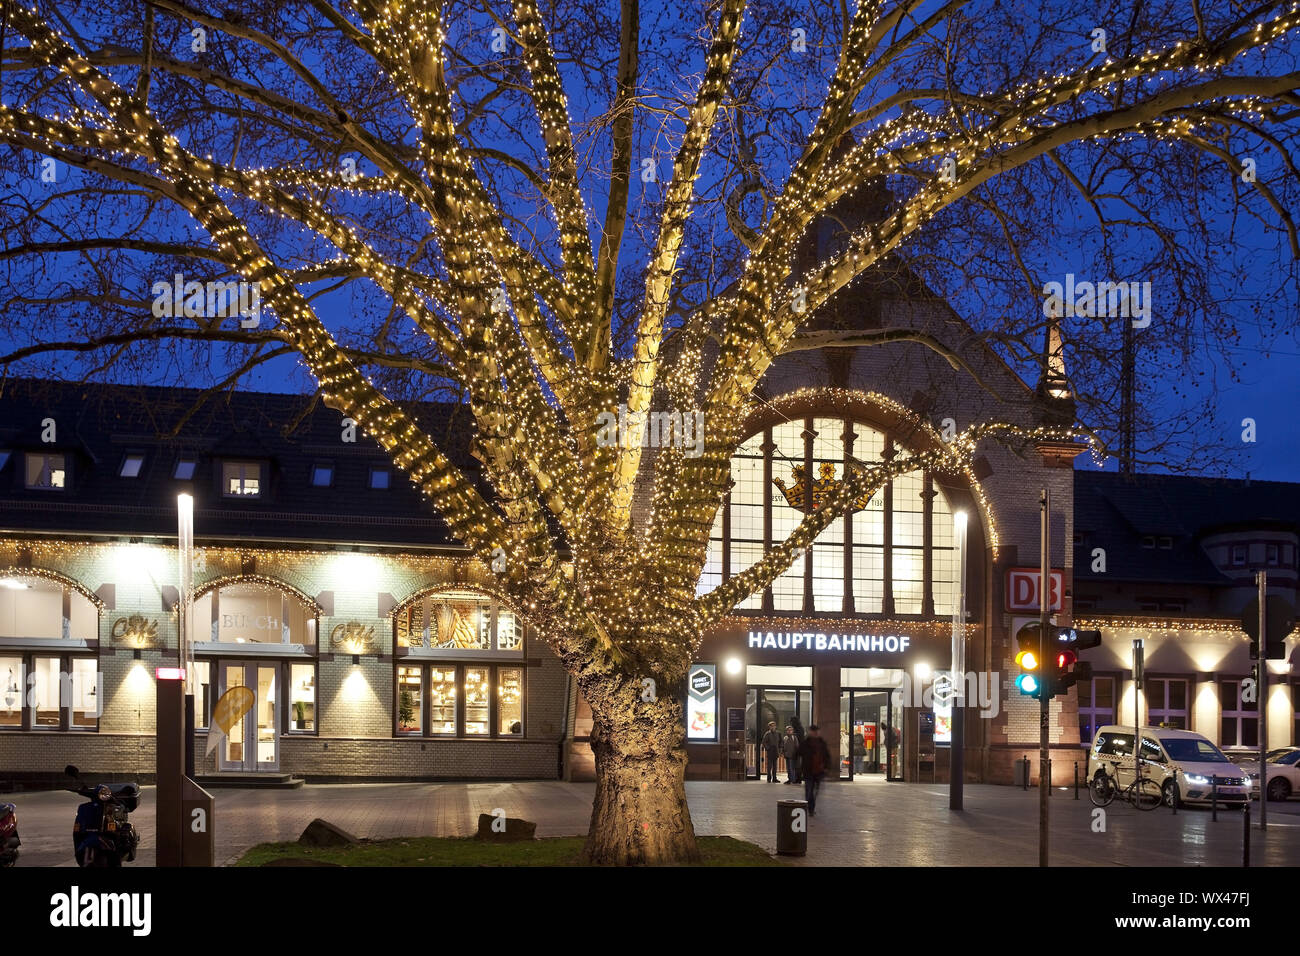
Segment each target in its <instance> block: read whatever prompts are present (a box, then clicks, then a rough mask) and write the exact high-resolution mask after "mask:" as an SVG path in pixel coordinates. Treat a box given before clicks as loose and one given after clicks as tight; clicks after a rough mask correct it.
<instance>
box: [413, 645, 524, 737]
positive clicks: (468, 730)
mask: <svg viewBox="0 0 1300 956" xmlns="http://www.w3.org/2000/svg"><path fill="white" fill-rule="evenodd" d="M523 674H524V672H523V668H521V667H498V666H494V665H489V664H477V665H465V664H445V663H426V664H411V663H405V664H399V665H398V666H397V679H396V682H395V685H396V687H397V699H396V701H395V714H394V721H395V729H396V733H397V735H398V736H403V737H404V736H416V737H418V736H427V737H522V736H523V732H524V724H523V720H524V718H523V714H524V678H523Z"/></svg>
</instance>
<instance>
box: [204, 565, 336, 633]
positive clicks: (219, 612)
mask: <svg viewBox="0 0 1300 956" xmlns="http://www.w3.org/2000/svg"><path fill="white" fill-rule="evenodd" d="M318 611H319V609H318V608H317V607H316V606H315V605H314V603H312V602H311V600H310V598H307V597H306V596H305V595H302V594H299V593H298V592H296V591H294V590H293V589H292V588H289V587H288V586H286V585H281V584H278V583H275V582H271V581H260V580H249V579H247V578H230V579H227V580H224V581H219V582H213V583H210V584H208V585H206V586H205V587H204V588H201V589H199V591H198V593H197V594H196V596H195V598H194V613H193V617H192V618H191V622H190V635H191V637H192V639H193V640H194V641H195V642H196V643H200V642H205V643H212V644H229V645H238V644H244V645H267V644H276V645H286V644H297V645H302V646H303V647H304V648H314V647H315V645H316V626H317V623H316V620H317V614H318Z"/></svg>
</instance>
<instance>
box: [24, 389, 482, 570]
mask: <svg viewBox="0 0 1300 956" xmlns="http://www.w3.org/2000/svg"><path fill="white" fill-rule="evenodd" d="M200 398H201V392H200V391H199V390H196V389H181V388H161V387H148V386H145V387H137V386H121V385H94V384H92V385H81V384H65V383H60V382H47V381H34V380H21V379H20V380H9V381H7V382H4V383H0V457H4V456H3V452H4V451H6V450H7V451H9V452H10V454H9V455H8V460H7V461H6V462H5V463H4V465H3V466H2V467H0V532H41V533H61V534H66V535H68V536H78V535H112V536H141V537H148V536H158V535H161V536H166V537H174V536H175V534H176V495H177V494H179V493H180V492H182V491H189V492H190V493H191V494H193V495H194V497H195V502H194V509H195V537H196V539H199V540H230V539H235V540H241V539H243V540H249V541H277V542H308V541H316V542H323V543H332V544H336V545H343V546H346V545H354V544H356V545H359V544H378V545H400V546H407V547H410V546H428V547H446V546H455V542H454V540H453V539H452V538H451V536H450V535H449V533H448V530H447V526H446V524H445V523H444V522H443V521H442V520H441V519H440V518H439V517H438V516H437V515H436V514H435V513H434V511H433V509H432V506H431V505H430V504H429V503H428V502H427V501H426V500H425V499H424V498H423V497H422V496H421V494H420V493H419V492H418V491H416V489H415V488H414V487H412V485H411V484H410V482H409V481H408V480H407V479H406V477H405V475H403V474H402V473H401V472H399V471H397V470H396V469H392V465H391V461H390V460H389V459H388V457H387V456H386V455H385V453H384V452H383V451H382V450H381V449H380V448H379V446H378V445H377V444H376V443H374V442H373V441H371V440H370V439H369V438H368V437H367V436H366V435H365V433H364V432H362V431H361V430H360V429H357V431H356V441H355V443H351V444H349V443H345V442H343V441H342V435H343V425H342V419H343V416H342V415H341V414H340V413H338V412H336V411H334V410H333V409H330V408H327V407H326V406H324V405H323V404H321V403H319V402H316V403H314V404H313V403H312V401H311V399H310V398H309V397H307V396H303V395H283V394H275V393H266V392H242V391H241V392H221V393H218V394H216V395H215V396H212V397H210V398H208V399H207V400H206V401H202V402H198V400H199V399H200ZM196 402H197V403H198V408H197V411H195V412H194V413H193V414H192V415H191V416H190V417H188V418H186V417H185V416H186V415H187V413H189V412H190V411H191V410H192V409H193V408H194V406H195V405H196ZM408 411H410V412H411V413H412V414H414V415H415V417H416V418H417V420H418V421H419V422H420V423H421V424H422V425H423V426H424V427H425V428H426V429H427V430H429V431H430V433H431V434H433V435H434V436H435V440H437V441H438V442H439V446H440V447H441V448H443V450H444V451H446V452H447V454H448V455H449V456H450V457H451V458H452V459H453V460H454V461H457V462H458V463H460V464H461V466H462V468H464V469H465V470H466V472H467V473H468V474H470V475H472V476H475V478H476V480H477V475H478V469H477V467H476V466H477V462H475V461H474V459H473V458H471V457H470V455H469V454H468V449H469V440H468V439H469V416H468V413H467V410H466V409H465V408H463V407H461V406H457V405H454V404H447V405H438V404H418V405H411V406H408ZM46 419H53V420H54V424H55V429H56V430H55V441H54V442H52V443H44V442H42V440H41V438H42V430H43V425H42V422H43V421H44V420H46ZM173 431H174V432H175V437H170V436H171V434H172V432H173ZM41 451H53V452H60V453H63V454H64V456H65V458H66V459H67V468H68V477H67V486H66V488H65V489H64V490H63V491H42V490H34V489H28V488H27V487H26V482H25V473H24V461H25V455H24V453H25V452H41ZM128 453H143V454H144V456H145V457H144V463H143V466H142V468H141V471H140V475H139V477H137V478H124V477H121V476H120V475H119V471H120V469H121V466H122V462H123V459H124V456H125V455H127V454H128ZM182 456H193V457H194V458H196V459H197V462H198V464H197V467H196V470H195V473H194V478H193V480H192V481H179V480H177V479H175V478H174V477H173V473H174V469H175V465H176V462H177V460H178V459H179V458H181V457H182ZM223 459H245V460H257V461H261V462H264V463H265V466H266V467H264V468H263V478H264V480H265V481H266V487H265V489H264V490H263V494H262V495H261V496H260V497H258V498H255V499H254V498H247V497H240V498H232V497H225V496H223V495H222V493H221V492H222V487H221V462H222V460H223ZM323 462H329V463H332V464H333V466H334V480H333V484H332V486H331V487H314V486H313V485H312V484H311V480H310V476H311V472H312V469H313V468H314V466H315V465H316V464H317V463H323ZM372 466H375V467H380V468H389V469H391V474H390V479H389V488H388V489H387V490H379V489H372V488H370V487H369V480H370V469H371V467H372Z"/></svg>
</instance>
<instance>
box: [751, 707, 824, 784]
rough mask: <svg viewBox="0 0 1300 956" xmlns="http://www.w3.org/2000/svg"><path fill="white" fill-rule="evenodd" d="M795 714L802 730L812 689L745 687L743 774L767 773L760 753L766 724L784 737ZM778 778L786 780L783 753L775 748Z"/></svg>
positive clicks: (807, 721)
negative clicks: (772, 725) (771, 725)
mask: <svg viewBox="0 0 1300 956" xmlns="http://www.w3.org/2000/svg"><path fill="white" fill-rule="evenodd" d="M796 715H798V717H799V721H800V725H801V726H802V727H803V730H804V733H805V734H807V732H808V725H809V724H811V723H812V690H811V689H809V688H801V687H748V688H746V689H745V776H746V777H748V778H750V779H757V778H758V777H764V778H765V777H766V776H767V756H766V754H764V753H763V747H762V741H763V735H764V734H766V733H767V731H768V724H776V732H777V733H778V734H780V735H781V736H785V728H786V727H788V726H791V725H792V720H791V718H792V717H794V716H796ZM776 771H777V775H778V779H780V780H785V779H786V767H785V754H784V753H782V752H780V751H779V750H778V751H777V758H776Z"/></svg>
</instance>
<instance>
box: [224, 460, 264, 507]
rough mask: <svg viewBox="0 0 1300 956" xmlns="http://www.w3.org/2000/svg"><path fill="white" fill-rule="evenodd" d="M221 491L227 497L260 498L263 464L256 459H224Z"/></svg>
mask: <svg viewBox="0 0 1300 956" xmlns="http://www.w3.org/2000/svg"><path fill="white" fill-rule="evenodd" d="M221 493H222V495H224V496H225V497H227V498H260V497H261V495H262V466H261V464H260V463H259V462H256V461H223V462H222V463H221Z"/></svg>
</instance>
